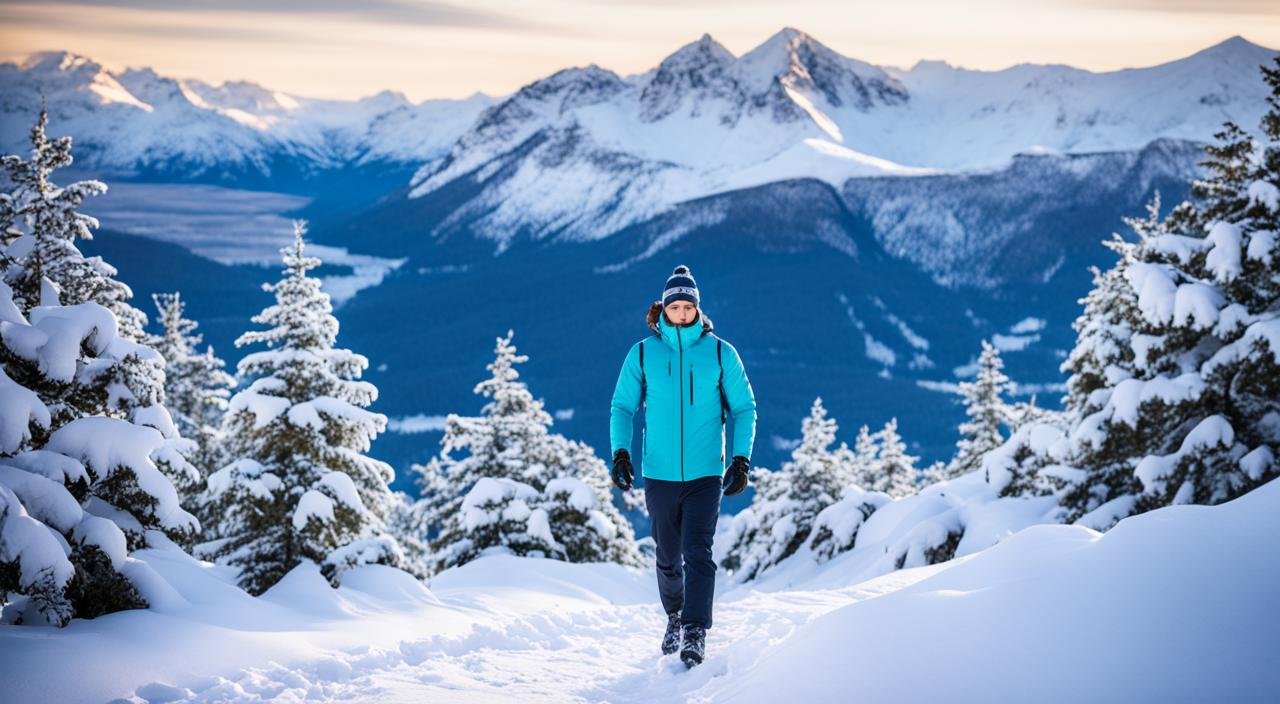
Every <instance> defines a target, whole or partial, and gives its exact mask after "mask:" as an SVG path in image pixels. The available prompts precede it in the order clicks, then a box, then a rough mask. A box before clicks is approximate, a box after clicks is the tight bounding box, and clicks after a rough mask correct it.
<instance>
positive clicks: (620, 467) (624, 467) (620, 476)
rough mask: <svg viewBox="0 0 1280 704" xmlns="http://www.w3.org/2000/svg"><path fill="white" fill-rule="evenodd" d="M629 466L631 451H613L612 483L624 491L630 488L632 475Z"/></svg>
mask: <svg viewBox="0 0 1280 704" xmlns="http://www.w3.org/2000/svg"><path fill="white" fill-rule="evenodd" d="M633 471H634V470H633V469H632V467H631V453H630V452H627V451H626V450H618V451H617V452H615V453H613V485H614V486H616V487H618V488H619V489H621V490H623V491H626V490H627V489H630V488H631V479H632V476H633Z"/></svg>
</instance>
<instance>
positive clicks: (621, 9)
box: [0, 0, 1280, 101]
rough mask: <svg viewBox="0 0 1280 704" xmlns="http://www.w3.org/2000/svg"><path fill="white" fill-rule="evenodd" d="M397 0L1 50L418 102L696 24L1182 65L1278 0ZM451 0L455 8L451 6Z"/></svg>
mask: <svg viewBox="0 0 1280 704" xmlns="http://www.w3.org/2000/svg"><path fill="white" fill-rule="evenodd" d="M399 1H400V2H401V3H402V4H401V5H394V2H395V0H384V2H383V3H382V4H381V5H382V7H383V8H384V9H385V8H386V7H388V6H392V5H394V6H395V7H396V8H397V10H398V11H399V10H403V11H404V12H419V11H420V12H421V13H422V14H421V16H412V17H408V18H406V17H405V16H403V15H396V16H388V15H385V14H383V13H381V12H379V11H376V10H369V11H362V12H361V13H359V15H358V16H338V15H335V14H325V13H322V12H318V11H315V10H308V11H294V12H272V11H257V10H254V11H230V10H226V11H216V12H211V11H208V10H175V9H164V10H153V9H136V8H129V7H104V6H101V5H74V4H71V3H52V4H36V3H34V2H31V3H9V2H0V60H6V61H13V60H18V59H21V58H22V57H24V56H26V55H28V54H29V53H31V52H33V51H40V50H49V49H65V50H68V51H72V52H75V53H77V54H82V55H84V56H87V57H89V58H91V59H94V60H96V61H99V62H101V63H104V64H106V65H108V66H111V67H117V68H118V67H124V66H135V67H142V66H146V67H151V68H154V69H155V70H156V71H157V72H159V73H161V74H163V75H167V76H174V77H184V78H199V79H202V80H205V81H208V82H211V83H220V82H222V81H225V80H249V81H253V82H255V83H259V84H262V85H264V86H266V87H268V88H272V89H275V90H281V91H285V92H287V93H292V94H295V95H306V96H315V97H335V98H354V97H359V96H363V95H370V94H373V93H376V92H378V91H380V90H384V89H392V90H399V91H402V92H404V93H405V94H406V95H408V96H409V98H410V99H412V100H415V101H416V100H422V99H425V98H432V97H464V96H466V95H469V94H471V93H474V92H476V91H482V92H486V93H489V94H492V95H501V94H505V93H509V92H511V91H514V90H515V89H517V88H519V87H520V86H521V85H524V84H526V83H528V82H529V81H532V80H536V79H538V78H541V77H543V76H546V75H548V74H550V73H552V72H554V71H556V70H558V69H561V68H565V67H569V66H582V65H586V64H590V63H595V64H598V65H600V66H603V67H605V68H609V69H612V70H614V71H617V72H618V73H621V74H624V75H625V74H631V73H638V72H642V71H646V70H648V69H650V68H653V67H654V66H655V65H657V63H658V62H659V61H661V59H662V58H663V57H665V56H666V55H667V54H670V53H671V52H672V51H674V50H675V49H677V48H679V47H680V46H681V45H683V44H686V43H688V42H690V41H693V40H695V39H697V38H698V37H699V36H701V35H702V34H703V33H704V32H709V33H710V34H711V35H712V36H713V37H715V38H716V39H717V40H718V41H720V43H722V44H724V45H725V46H726V47H727V48H728V49H729V50H730V51H732V52H733V53H734V54H738V55H741V54H742V53H743V52H745V51H748V50H750V49H751V48H752V47H754V46H756V45H757V44H759V43H760V42H762V41H764V40H765V39H766V38H767V37H768V36H769V35H771V34H773V33H774V32H776V31H778V30H779V29H781V28H782V27H784V26H791V27H795V28H797V29H800V30H802V31H805V32H808V33H809V34H811V35H813V36H814V37H815V38H816V39H817V40H818V41H821V42H823V43H824V44H826V45H828V46H830V47H831V48H832V49H835V50H836V51H839V52H840V53H842V54H844V55H846V56H850V57H853V58H856V59H861V60H863V61H868V62H871V63H875V64H880V65H890V66H899V67H902V68H909V67H910V66H911V65H912V64H914V63H915V62H916V61H917V60H920V59H942V60H945V61H947V62H948V63H951V64H953V65H957V66H964V67H967V68H976V69H999V68H1005V67H1007V66H1010V65H1013V64H1017V63H1022V62H1032V63H1064V64H1070V65H1072V66H1077V67H1080V68H1085V69H1089V70H1094V71H1106V70H1114V69H1118V68H1125V67H1132V66H1149V65H1152V64H1157V63H1161V62H1164V61H1170V60H1173V59H1177V58H1181V57H1183V56H1187V55H1189V54H1191V53H1194V52H1195V51H1198V50H1200V49H1203V48H1205V47H1207V46H1210V45H1212V44H1216V43H1218V42H1220V41H1222V40H1224V39H1226V38H1227V37H1230V36H1232V35H1235V34H1240V35H1242V36H1244V37H1245V38H1246V39H1248V40H1249V41H1252V42H1254V43H1257V44H1262V45H1264V46H1268V47H1272V48H1278V47H1280V3H1275V4H1276V6H1277V7H1276V8H1275V9H1271V7H1270V5H1269V4H1267V3H1262V2H1257V3H1255V2H1252V1H1251V0H1236V1H1235V2H1233V3H1232V4H1231V6H1232V7H1233V8H1234V11H1233V12H1228V13H1223V12H1216V11H1215V10H1214V9H1212V8H1214V7H1215V4H1214V3H1213V2H1210V1H1209V0H1203V1H1197V0H1176V1H1175V2H1173V3H1161V2H1155V0H1119V1H1117V2H1114V3H1106V2H1102V1H1101V0H1053V1H1050V2H1042V3H1038V4H1035V6H1034V7H1032V6H1031V5H1032V3H1026V2H1022V3H1019V2H1013V1H1011V0H975V1H971V2H966V3H954V2H946V3H943V2H925V1H924V0H899V1H898V2H892V3H886V2H876V3H869V2H830V1H826V0H796V1H795V2H792V3H788V4H787V6H786V7H782V6H781V4H779V3H771V2H762V1H751V2H729V1H727V0H686V1H685V2H674V1H673V0H657V1H656V2H642V1H640V0H635V1H634V2H630V1H628V0H615V1H614V2H607V3H601V2H587V1H586V0H543V1H540V2H538V3H537V9H536V11H531V10H530V9H529V8H530V7H531V6H533V5H534V3H532V2H525V3H519V4H514V3H502V2H495V1H494V0H475V1H473V2H470V3H468V4H467V5H466V6H465V10H461V9H459V8H462V7H463V6H462V5H457V6H444V5H441V4H440V3H425V4H421V5H412V4H411V0H399ZM124 4H133V5H147V4H148V3H146V2H134V3H124ZM181 4H182V3H175V5H181ZM291 4H292V3H291ZM261 5H262V6H264V7H267V6H270V3H268V2H266V1H265V0H264V2H263V3H261ZM1167 6H1177V7H1178V8H1179V9H1178V10H1176V11H1171V10H1167V9H1163V8H1164V7H1167ZM1218 7H1221V5H1218ZM1201 8H1203V10H1201ZM442 10H443V14H432V13H433V12H434V13H440V12H441V11H442ZM455 11H456V12H460V13H462V14H463V15H465V16H461V17H458V16H453V15H450V14H449V13H450V12H455Z"/></svg>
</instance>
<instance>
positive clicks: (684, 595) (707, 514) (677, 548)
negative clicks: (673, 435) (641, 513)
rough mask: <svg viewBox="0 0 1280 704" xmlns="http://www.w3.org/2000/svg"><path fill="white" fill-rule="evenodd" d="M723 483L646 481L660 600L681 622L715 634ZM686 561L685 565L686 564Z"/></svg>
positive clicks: (710, 479) (715, 480)
mask: <svg viewBox="0 0 1280 704" xmlns="http://www.w3.org/2000/svg"><path fill="white" fill-rule="evenodd" d="M720 489H721V478H720V477H699V478H697V479H691V480H689V481H687V482H677V481H665V480H662V479H649V478H648V477H646V478H645V480H644V496H645V503H646V505H647V506H648V508H649V518H650V520H651V521H652V526H653V542H654V543H655V544H656V546H657V550H656V551H655V552H656V557H657V562H658V595H659V596H660V597H661V599H662V608H663V609H665V610H666V612H667V613H668V614H672V613H677V612H679V613H680V622H681V623H683V624H686V625H688V624H693V625H698V626H702V627H703V628H711V599H712V597H713V596H714V594H715V586H716V563H715V560H713V559H712V558H711V541H712V539H713V538H714V537H715V534H716V520H717V519H719V517H720ZM682 560H683V564H682Z"/></svg>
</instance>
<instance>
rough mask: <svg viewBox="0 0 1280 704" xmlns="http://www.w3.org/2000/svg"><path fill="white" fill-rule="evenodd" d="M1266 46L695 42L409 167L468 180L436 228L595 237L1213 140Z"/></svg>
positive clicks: (532, 93) (502, 117)
mask: <svg viewBox="0 0 1280 704" xmlns="http://www.w3.org/2000/svg"><path fill="white" fill-rule="evenodd" d="M1274 55H1275V52H1274V51H1273V50H1270V49H1267V48H1264V47H1260V46H1257V45H1254V44H1251V43H1249V42H1248V41H1246V40H1244V39H1242V38H1240V37H1233V38H1232V39H1229V40H1227V41H1224V42H1222V43H1220V44H1218V45H1215V46H1213V47H1210V48H1208V49H1205V50H1203V51H1201V52H1198V53H1196V54H1194V55H1192V56H1189V57H1187V58H1185V59H1181V60H1178V61H1173V62H1170V63H1166V64H1161V65H1159V66H1154V67H1150V68H1142V69H1126V70H1121V71H1112V72H1106V73H1093V72H1089V71H1084V70H1080V69H1075V68H1071V67H1067V66H1059V65H1033V64H1020V65H1018V66H1014V67H1011V68H1009V69H1005V70H1003V71H971V70H965V69H959V68H953V67H951V66H949V65H947V64H945V63H941V62H920V63H918V64H917V65H916V66H914V67H912V69H910V70H901V69H895V68H882V67H878V66H874V65H871V64H868V63H865V62H862V61H858V60H856V59H851V58H848V57H844V56H841V55H839V54H838V53H836V52H834V51H832V50H831V49H830V48H828V47H826V46H824V45H823V44H821V43H820V42H818V41H817V40H815V39H814V38H812V37H811V36H809V35H807V34H805V33H803V32H800V31H798V30H795V29H790V28H788V29H784V30H782V31H781V32H779V33H777V34H776V35H774V36H773V37H770V38H769V39H768V40H767V41H765V42H764V43H763V44H761V45H760V46H758V47H756V48H755V49H753V50H751V51H750V52H747V53H746V54H744V55H742V56H741V57H734V56H733V55H732V54H731V53H730V52H729V51H728V50H727V49H725V48H724V47H723V46H721V45H720V44H718V43H717V42H715V40H714V39H712V38H711V37H710V36H705V35H704V36H703V37H702V38H701V39H699V40H698V41H696V42H693V43H692V44H689V45H687V46H685V47H683V48H681V49H680V50H678V51H677V52H675V53H674V54H672V55H671V56H669V57H667V58H666V59H665V60H664V61H663V62H662V63H661V64H660V65H659V66H658V67H657V68H655V69H654V70H652V71H649V72H647V73H644V74H640V75H636V76H629V77H622V76H619V75H617V74H615V73H613V72H611V71H608V70H606V69H603V68H600V67H598V66H595V65H591V66H588V67H585V68H574V69H566V70H563V71H560V72H558V73H556V74H554V75H552V76H549V77H547V78H545V79H543V80H540V81H537V82H534V83H531V84H529V85H527V86H525V87H524V88H522V89H521V90H520V91H518V92H517V93H516V94H514V95H512V96H510V97H509V98H507V99H506V100H504V101H502V102H500V103H498V104H496V105H494V106H493V107H491V108H489V109H488V110H486V111H485V112H484V114H482V115H481V116H480V118H479V120H478V121H477V122H476V123H475V125H474V126H472V127H471V129H470V130H468V131H467V133H466V134H464V135H463V136H462V137H461V138H460V139H459V140H458V142H457V144H455V145H454V147H453V149H452V151H451V153H450V154H449V156H448V158H446V159H445V160H443V161H441V162H434V161H433V162H431V163H429V164H427V165H425V166H424V167H423V168H422V169H420V170H419V172H418V174H417V175H416V176H415V178H414V188H413V190H412V191H411V192H410V195H411V197H421V196H424V195H428V194H430V193H432V192H436V191H440V190H442V189H445V188H446V187H448V186H449V185H450V184H453V183H457V182H460V181H461V182H465V183H467V184H468V185H469V186H471V188H470V189H469V191H468V193H469V197H468V198H467V199H465V200H464V201H462V202H461V203H460V204H458V205H457V207H456V209H455V210H454V211H453V212H452V213H451V214H450V215H449V217H447V218H446V219H444V221H443V222H442V223H440V224H439V225H438V226H436V231H437V232H438V233H441V234H447V233H448V232H450V231H453V230H455V229H460V228H464V227H465V228H469V229H470V230H471V231H472V232H473V233H475V234H478V235H480V236H483V237H487V238H490V239H493V240H496V241H497V242H498V244H499V250H501V249H503V248H505V246H507V245H506V242H507V241H508V240H510V238H512V237H515V236H518V235H520V234H529V235H532V236H534V237H535V238H536V237H549V236H556V237H559V238H562V239H595V238H599V237H604V236H608V235H610V234H613V233H614V232H616V231H618V230H619V229H621V228H623V227H626V226H628V225H631V224H634V223H637V222H642V221H644V220H646V219H649V218H652V217H653V216H655V215H656V214H659V213H661V212H664V211H665V210H667V209H669V208H671V207H672V206H674V205H675V204H678V203H681V202H685V201H689V200H692V199H696V198H700V197H703V196H707V195H711V194H715V193H721V192H725V191H731V190H736V189H742V188H747V187H751V186H755V185H759V184H763V183H770V182H774V181H778V180H783V179H792V178H815V179H820V180H822V181H825V182H827V183H830V184H831V185H833V186H835V187H837V188H839V187H841V186H843V185H844V184H845V182H846V181H848V180H849V179H856V178H860V177H868V176H910V175H921V174H931V173H939V172H954V171H960V170H964V171H973V170H982V171H991V170H996V169H1001V168H1004V167H1006V166H1007V165H1008V164H1009V163H1010V160H1011V159H1012V157H1013V156H1014V155H1015V154H1019V153H1025V152H1032V153H1046V152H1048V153H1059V152H1073V153H1075V152H1093V151H1117V150H1137V149H1140V148H1142V147H1143V146H1144V145H1146V144H1148V143H1149V142H1151V141H1152V140H1155V139H1158V138H1169V139H1181V140H1198V141H1208V140H1210V139H1211V138H1212V135H1213V133H1214V132H1215V131H1216V130H1218V129H1219V128H1220V126H1221V123H1222V121H1223V120H1226V119H1234V120H1236V121H1237V122H1238V123H1239V124H1241V125H1244V126H1246V127H1247V128H1253V127H1254V126H1255V125H1256V124H1257V122H1258V118H1259V117H1260V116H1261V115H1262V113H1263V112H1264V110H1265V107H1266V106H1265V102H1264V95H1265V85H1264V84H1263V83H1262V82H1261V81H1259V80H1258V76H1257V70H1256V67H1257V66H1258V65H1259V64H1262V63H1266V62H1269V60H1270V58H1271V57H1272V56H1274Z"/></svg>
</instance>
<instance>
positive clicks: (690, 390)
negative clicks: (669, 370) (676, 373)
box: [689, 364, 693, 406]
mask: <svg viewBox="0 0 1280 704" xmlns="http://www.w3.org/2000/svg"><path fill="white" fill-rule="evenodd" d="M689 405H690V406H692V405H693V365H692V364H690V365H689Z"/></svg>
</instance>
